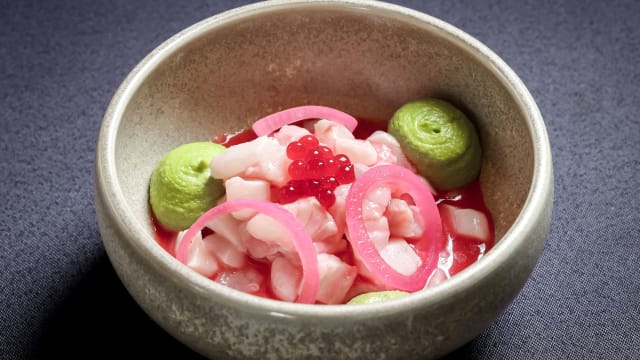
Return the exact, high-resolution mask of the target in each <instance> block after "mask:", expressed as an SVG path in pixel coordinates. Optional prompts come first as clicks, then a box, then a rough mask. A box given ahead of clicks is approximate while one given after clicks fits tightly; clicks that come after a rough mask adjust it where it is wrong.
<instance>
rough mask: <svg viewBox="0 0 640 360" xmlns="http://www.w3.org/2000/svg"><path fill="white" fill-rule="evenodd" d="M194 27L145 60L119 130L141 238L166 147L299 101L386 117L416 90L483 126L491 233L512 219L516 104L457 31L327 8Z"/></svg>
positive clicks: (526, 178) (127, 189)
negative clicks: (157, 168) (156, 171)
mask: <svg viewBox="0 0 640 360" xmlns="http://www.w3.org/2000/svg"><path fill="white" fill-rule="evenodd" d="M232 15H233V14H232ZM214 21H215V22H216V26H212V24H213V23H214ZM434 21H435V20H434ZM436 23H438V24H439V22H437V21H436ZM441 26H443V27H445V28H446V27H447V25H446V24H441ZM195 27H196V30H197V31H191V32H190V33H188V34H186V33H183V34H179V35H177V36H176V38H174V39H173V40H172V41H171V42H169V43H167V44H165V45H163V46H161V47H160V48H159V49H157V50H156V51H155V53H154V54H153V55H152V56H151V57H150V58H147V60H146V63H144V62H143V64H142V65H141V67H140V71H139V73H138V74H137V79H141V80H140V81H139V82H138V83H137V84H136V86H133V87H132V89H133V90H132V91H133V94H132V96H131V100H130V101H129V103H128V104H127V105H126V107H125V109H124V113H123V116H122V118H121V121H120V124H119V127H118V130H117V131H118V132H117V141H116V143H115V157H116V160H115V164H116V170H117V174H118V175H117V176H118V182H119V184H120V185H121V191H122V193H123V195H124V198H125V199H126V202H127V203H126V204H125V205H126V206H128V207H129V208H130V209H131V211H132V213H133V214H134V216H135V217H136V221H139V222H140V223H142V224H145V228H146V229H148V232H149V235H151V234H152V226H151V222H150V218H149V208H148V182H149V177H150V175H151V172H152V171H153V168H154V166H155V165H156V163H157V162H158V161H159V160H160V159H161V158H162V156H164V154H166V153H167V152H168V151H169V150H171V149H173V148H174V147H176V146H178V145H180V144H183V143H187V142H193V141H203V140H208V139H211V137H212V136H213V135H214V134H217V133H220V132H226V133H230V132H235V131H238V130H240V129H243V128H246V127H248V126H249V125H250V124H251V123H252V122H253V121H255V120H256V119H258V118H260V117H262V116H264V115H267V114H269V113H272V112H275V111H277V110H281V109H284V108H287V107H291V106H297V105H303V104H317V105H326V106H332V107H336V108H338V109H341V110H343V111H345V112H348V113H350V114H352V115H354V116H356V117H362V118H367V119H375V120H378V121H387V120H388V119H389V118H390V116H391V115H392V114H393V112H394V111H395V110H396V109H397V108H398V107H399V106H400V105H402V104H403V103H405V102H407V101H410V100H414V99H417V98H420V97H424V96H435V97H441V98H444V99H447V100H449V101H451V102H453V103H454V104H456V105H458V106H459V107H461V108H462V109H463V110H464V111H465V112H466V113H467V114H468V115H469V116H470V118H471V119H472V120H473V121H474V122H475V124H476V126H477V128H478V129H479V132H480V137H481V142H482V146H483V152H484V157H483V166H482V171H481V185H482V188H483V191H484V195H485V201H486V202H487V205H488V207H489V209H490V211H491V212H492V215H493V217H494V221H495V230H496V240H499V239H500V238H501V237H502V236H503V235H504V234H505V232H506V231H507V230H508V229H509V227H510V226H511V225H512V223H513V222H514V220H515V218H516V217H517V215H518V214H519V212H520V210H521V208H522V206H523V204H524V203H525V200H526V198H527V195H528V193H529V190H530V184H531V179H532V176H533V166H534V165H533V162H534V159H533V144H532V139H531V138H532V137H531V134H530V131H531V130H530V127H529V126H528V124H527V120H526V115H525V113H524V111H523V106H522V104H521V103H520V102H519V101H518V100H517V96H516V95H517V94H514V93H513V91H511V90H509V87H508V84H507V81H506V80H505V77H504V75H503V74H501V73H500V72H499V71H498V70H497V69H496V68H495V67H494V66H493V65H492V63H491V62H490V61H489V60H487V59H485V58H482V57H479V56H478V55H474V53H473V52H472V51H471V50H472V49H471V47H470V46H469V45H468V44H466V43H465V42H464V41H462V40H461V39H460V38H458V37H457V36H455V35H452V34H448V33H444V32H443V31H442V30H441V29H439V28H437V27H434V26H433V25H429V24H425V23H424V22H422V21H420V20H419V19H417V18H415V17H414V16H412V15H411V14H403V13H385V14H381V13H377V14H376V15H375V16H372V14H371V11H370V9H367V8H363V7H358V6H355V5H348V4H347V5H345V4H342V5H340V6H337V5H335V4H333V5H331V4H325V3H317V4H315V5H314V4H312V5H306V6H305V7H304V8H302V7H299V8H298V7H296V6H288V7H286V9H285V8H284V7H283V8H279V7H278V6H274V7H273V8H272V9H271V10H269V11H266V12H264V11H263V12H262V13H261V14H257V13H252V12H250V11H249V12H245V13H243V14H242V16H230V15H224V16H221V17H217V18H214V20H207V21H205V22H203V23H200V24H197V25H195ZM192 30H193V29H192ZM143 75H147V76H143ZM143 241H153V238H152V236H149V237H148V239H144V240H143Z"/></svg>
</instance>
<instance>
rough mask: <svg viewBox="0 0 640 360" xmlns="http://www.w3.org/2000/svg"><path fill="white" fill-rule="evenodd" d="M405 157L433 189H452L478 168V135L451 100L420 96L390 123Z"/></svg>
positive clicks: (404, 106)
mask: <svg viewBox="0 0 640 360" xmlns="http://www.w3.org/2000/svg"><path fill="white" fill-rule="evenodd" d="M389 133H390V134H391V135H393V136H394V137H395V138H396V139H397V140H398V142H400V146H401V148H402V151H403V152H404V153H405V155H406V156H407V158H408V159H409V160H411V162H412V163H413V164H414V165H415V166H416V168H417V170H418V172H419V173H420V175H422V176H424V177H425V178H426V179H427V180H429V182H430V183H431V184H432V185H433V186H434V187H435V188H436V189H442V190H446V189H453V188H456V187H460V186H463V185H465V184H467V183H469V182H471V181H472V180H474V179H475V178H476V177H477V176H478V173H479V171H480V164H481V156H482V154H481V149H480V140H479V138H478V134H477V133H476V130H475V128H474V126H473V124H472V123H471V122H470V121H469V119H468V118H467V117H466V116H465V115H464V114H463V113H462V111H460V110H459V109H457V108H456V107H454V106H453V105H451V104H450V103H448V102H446V101H444V100H439V99H421V100H416V101H412V102H409V103H407V104H405V105H403V106H402V107H400V108H399V109H398V110H397V111H396V112H395V114H394V115H393V117H392V118H391V121H390V122H389Z"/></svg>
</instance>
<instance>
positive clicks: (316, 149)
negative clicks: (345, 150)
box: [280, 135, 355, 208]
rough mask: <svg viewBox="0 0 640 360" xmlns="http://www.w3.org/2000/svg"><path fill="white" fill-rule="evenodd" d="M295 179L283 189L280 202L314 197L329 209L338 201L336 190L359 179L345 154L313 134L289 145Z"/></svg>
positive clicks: (288, 149) (288, 155)
mask: <svg viewBox="0 0 640 360" xmlns="http://www.w3.org/2000/svg"><path fill="white" fill-rule="evenodd" d="M287 157H288V158H289V159H291V160H293V162H291V164H290V165H289V169H288V171H289V176H290V177H291V180H290V181H289V182H288V183H287V184H285V186H283V187H282V188H280V203H282V204H287V203H290V202H293V201H296V200H298V199H299V198H301V197H305V196H314V197H315V198H316V199H317V200H318V202H319V203H320V204H322V206H324V207H325V208H329V207H331V205H333V203H334V202H335V201H336V196H335V194H334V193H333V190H334V189H335V188H336V187H337V186H338V185H341V184H349V183H351V182H353V181H354V180H355V173H354V170H353V165H352V164H351V160H349V157H348V156H347V155H344V154H337V155H334V154H333V151H331V149H330V148H328V147H326V146H324V145H320V142H319V141H318V139H317V138H316V137H315V136H313V135H305V136H303V137H301V138H300V139H298V140H297V141H293V142H291V143H289V145H287Z"/></svg>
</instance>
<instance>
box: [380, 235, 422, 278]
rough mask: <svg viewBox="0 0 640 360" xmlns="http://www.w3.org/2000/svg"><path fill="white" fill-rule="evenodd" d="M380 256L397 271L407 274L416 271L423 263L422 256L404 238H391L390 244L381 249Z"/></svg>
mask: <svg viewBox="0 0 640 360" xmlns="http://www.w3.org/2000/svg"><path fill="white" fill-rule="evenodd" d="M380 256H381V257H382V258H383V259H384V261H386V262H387V264H389V266H391V267H392V268H393V269H394V270H395V271H397V272H399V273H400V274H402V275H405V276H409V275H411V274H413V273H414V272H416V270H418V267H419V266H420V265H421V264H422V260H420V257H418V255H417V254H416V253H415V251H413V248H412V247H411V246H410V245H409V244H408V243H407V242H406V241H405V240H404V239H398V238H391V239H389V244H387V246H385V247H384V248H383V249H382V250H380Z"/></svg>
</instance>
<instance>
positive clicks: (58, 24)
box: [0, 0, 640, 359]
mask: <svg viewBox="0 0 640 360" xmlns="http://www.w3.org/2000/svg"><path fill="white" fill-rule="evenodd" d="M396 2H397V3H399V4H402V5H406V6H408V7H411V8H413V9H416V10H420V11H423V12H425V13H428V14H431V15H434V16H436V17H439V18H441V19H443V20H445V21H448V22H450V23H452V24H453V25H455V26H457V27H459V28H461V29H462V30H464V31H466V32H468V33H470V34H471V35H473V36H475V37H476V38H478V39H479V40H480V41H482V42H483V43H485V44H486V45H488V46H489V47H490V48H492V49H493V50H494V51H495V52H496V53H497V54H498V55H499V56H501V57H502V58H503V59H504V60H505V61H506V62H507V63H508V64H509V65H510V66H511V67H512V68H513V69H514V70H515V71H516V73H518V74H519V75H520V77H521V78H522V80H523V81H524V82H525V84H526V85H527V86H528V87H529V89H530V91H531V93H532V94H533V96H534V98H535V99H536V101H537V102H538V105H539V107H540V109H541V112H542V114H543V116H544V118H545V121H546V125H547V129H548V133H549V137H550V142H551V147H552V150H553V156H554V158H553V159H554V170H555V176H556V178H555V186H556V198H555V205H554V206H555V211H554V215H553V219H552V224H551V231H550V234H549V237H548V240H547V243H546V245H545V248H544V252H543V255H542V257H541V259H540V262H539V263H538V265H537V267H536V269H535V270H534V272H533V274H532V276H531V278H530V280H529V281H528V283H527V284H526V286H525V288H524V289H523V290H522V292H521V293H520V294H519V295H518V297H517V298H516V299H515V300H514V302H513V303H512V304H511V306H509V307H508V308H507V309H506V310H505V312H504V313H503V314H502V315H501V316H500V317H499V318H498V319H497V320H496V321H495V322H493V323H492V324H491V325H490V326H489V327H488V328H487V329H486V330H485V331H484V332H483V333H482V334H481V335H480V336H478V337H477V338H476V339H475V340H473V341H471V342H470V343H468V344H466V345H465V346H463V347H462V348H461V349H459V350H457V351H456V352H454V353H453V354H451V355H450V356H449V357H448V358H449V359H458V358H460V359H640V300H639V296H640V215H639V214H640V195H639V194H638V188H639V187H640V170H639V169H640V160H638V158H639V156H640V120H638V114H639V113H640V96H639V95H638V94H639V93H640V66H639V64H640V26H639V25H638V15H640V2H637V1H634V0H630V1H607V2H604V1H602V2H597V1H580V0H567V1H534V0H527V1H508V0H487V1H475V0H454V1H449V0H448V1H417V0H416V1H396ZM246 3H248V1H205V0H198V1H196V0H182V1H175V0H174V1H168V0H139V1H128V0H109V1H106V0H96V1H57V0H50V1H37V0H22V1H9V0H1V1H0V175H1V176H0V200H1V201H0V215H1V216H0V289H1V291H0V358H6V359H20V358H41V357H42V358H54V357H55V355H59V356H66V357H71V358H74V357H84V356H85V355H88V354H87V353H84V351H85V350H83V349H90V351H91V352H98V353H100V354H102V355H105V356H109V355H111V356H114V357H115V356H118V357H127V358H128V357H129V356H127V355H131V354H132V353H134V352H135V353H140V352H144V353H145V357H146V358H152V357H159V358H169V357H179V358H182V359H190V358H199V357H198V356H197V355H196V354H194V353H192V352H191V351H190V350H189V349H187V348H186V347H184V346H182V345H181V344H180V343H178V342H177V341H176V340H173V338H171V337H170V336H169V335H167V334H166V333H165V332H164V331H163V330H162V329H161V328H160V327H158V326H157V325H156V324H155V323H153V322H152V321H151V320H150V319H149V318H148V317H147V316H146V315H145V314H144V312H142V310H140V308H139V307H138V306H137V305H136V304H135V303H134V301H133V300H132V299H131V298H130V297H129V295H128V294H127V292H126V290H125V289H124V288H123V286H122V285H121V283H120V282H119V280H118V279H117V277H116V275H115V273H114V271H113V269H112V267H111V265H110V263H109V261H108V259H107V257H106V254H105V251H104V248H103V246H102V243H101V240H100V235H99V233H98V228H97V224H96V220H95V211H94V205H93V195H92V186H93V180H92V173H93V160H94V151H95V144H96V139H97V135H98V129H99V127H100V122H101V118H102V115H103V113H104V111H105V109H106V106H107V103H108V101H109V99H110V97H111V96H112V95H113V93H114V91H115V90H116V88H117V86H118V85H119V83H120V82H121V81H122V80H123V78H124V77H125V76H126V74H127V73H128V72H129V71H130V70H131V69H132V68H133V66H134V65H135V64H136V63H137V62H138V61H139V60H140V59H141V58H142V57H143V56H144V55H145V54H147V53H148V52H149V51H150V50H152V49H153V48H154V47H155V46H157V45H158V44H159V43H160V42H162V41H163V40H165V39H167V38H168V37H169V36H171V35H172V34H174V33H176V32H177V31H179V30H181V29H183V28H185V27H187V26H189V25H191V24H193V23H195V22H197V21H199V20H201V19H203V18H205V17H208V16H211V15H214V14H216V13H219V12H221V11H224V10H227V9H230V8H232V7H236V6H239V5H244V4H246ZM113 329H115V330H113ZM419 338H420V335H419V334H416V339H417V340H418V339H419Z"/></svg>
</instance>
